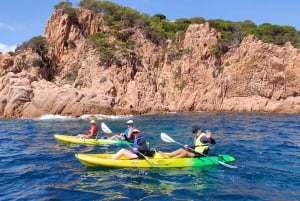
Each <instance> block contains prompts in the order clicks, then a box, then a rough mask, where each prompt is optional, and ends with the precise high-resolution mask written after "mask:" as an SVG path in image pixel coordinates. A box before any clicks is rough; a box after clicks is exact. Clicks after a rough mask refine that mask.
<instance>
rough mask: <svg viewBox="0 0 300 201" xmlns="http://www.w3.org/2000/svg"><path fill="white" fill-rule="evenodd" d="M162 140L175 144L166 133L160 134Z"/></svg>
mask: <svg viewBox="0 0 300 201" xmlns="http://www.w3.org/2000/svg"><path fill="white" fill-rule="evenodd" d="M160 138H161V139H162V140H163V141H165V142H174V143H176V142H175V140H173V139H172V138H171V137H170V136H168V135H167V134H166V133H161V134H160Z"/></svg>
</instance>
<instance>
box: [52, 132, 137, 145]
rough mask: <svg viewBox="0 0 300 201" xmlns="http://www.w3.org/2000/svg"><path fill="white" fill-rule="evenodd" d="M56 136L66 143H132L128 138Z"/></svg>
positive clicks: (55, 136)
mask: <svg viewBox="0 0 300 201" xmlns="http://www.w3.org/2000/svg"><path fill="white" fill-rule="evenodd" d="M54 138H55V139H56V140H57V141H58V142H61V143H64V144H86V145H113V144H116V145H130V144H132V143H130V142H128V141H126V140H109V139H83V138H77V137H76V136H71V135H61V134H55V135H54Z"/></svg>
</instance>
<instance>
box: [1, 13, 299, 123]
mask: <svg viewBox="0 0 300 201" xmlns="http://www.w3.org/2000/svg"><path fill="white" fill-rule="evenodd" d="M101 20H102V16H101V15H100V14H99V15H96V14H93V13H91V12H90V11H88V10H80V13H79V17H78V23H73V22H72V21H71V20H70V19H69V18H68V16H67V15H64V14H63V13H62V11H60V10H57V11H54V12H53V14H52V16H51V18H50V19H49V21H48V23H47V25H46V29H45V37H46V39H47V42H48V44H49V49H48V57H49V58H50V59H51V61H52V62H53V63H55V64H56V68H57V69H56V74H55V78H54V79H53V80H52V81H51V82H49V81H46V80H45V79H44V77H45V73H46V72H45V70H44V69H43V68H41V67H33V66H32V63H33V61H34V60H35V59H37V58H39V57H40V56H39V55H38V54H36V53H34V52H32V51H30V50H28V51H25V52H22V53H21V54H18V55H17V56H9V55H7V54H0V75H1V77H0V116H1V117H36V116H40V115H43V114H61V115H71V116H79V115H82V114H100V113H101V114H129V113H130V114H141V113H163V112H178V111H258V112H284V113H285V112H287V113H299V112H300V51H299V49H296V48H294V47H292V46H291V45H290V44H289V43H287V44H286V45H285V46H284V47H279V46H276V45H272V44H266V43H262V42H261V41H259V40H257V39H256V38H255V37H253V36H249V37H247V38H245V39H244V40H243V41H242V43H241V44H240V45H239V46H238V47H233V48H231V49H230V50H229V51H228V52H227V53H226V54H225V55H223V56H222V57H220V58H216V57H215V56H213V55H211V53H210V52H211V49H212V48H213V47H214V45H215V44H216V42H217V38H218V37H220V33H218V32H217V31H215V30H214V29H212V28H211V27H209V25H208V24H192V25H190V26H189V28H188V30H187V31H186V33H185V36H184V37H183V38H182V39H178V41H168V43H167V44H161V45H155V44H153V43H152V42H150V41H149V40H147V39H146V37H145V35H144V34H143V33H144V32H143V30H140V29H136V30H135V33H134V35H133V36H132V37H133V39H134V40H135V42H136V44H138V45H136V47H135V49H134V51H132V52H130V53H127V54H119V55H117V57H118V59H119V60H120V64H119V65H115V64H113V65H111V66H109V67H107V66H105V65H102V64H101V62H100V59H99V54H98V53H97V52H96V51H95V50H94V49H93V48H92V47H91V45H89V43H88V42H87V39H86V36H88V35H89V34H93V33H95V32H99V31H106V30H107V29H108V27H104V26H103V25H99V24H101V23H99V21H101ZM175 46H176V47H179V50H178V49H176V48H174V47H175ZM166 47H167V48H168V49H169V50H170V51H167V52H166V51H165V49H166Z"/></svg>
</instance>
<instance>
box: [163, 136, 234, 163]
mask: <svg viewBox="0 0 300 201" xmlns="http://www.w3.org/2000/svg"><path fill="white" fill-rule="evenodd" d="M160 138H161V139H162V140H163V141H165V142H173V143H176V144H179V145H181V146H184V145H183V144H181V143H179V142H176V141H175V140H173V138H171V137H170V136H168V135H167V134H166V133H161V134H160ZM189 149H190V150H192V151H194V152H197V151H195V150H194V149H192V148H190V147H189ZM197 153H199V154H201V155H202V156H205V157H207V158H208V159H209V160H212V159H211V158H209V157H208V156H207V155H205V154H203V153H200V152H197ZM217 162H218V163H219V164H221V165H223V166H225V167H228V168H237V167H236V166H233V165H229V164H226V163H224V162H222V161H219V160H217Z"/></svg>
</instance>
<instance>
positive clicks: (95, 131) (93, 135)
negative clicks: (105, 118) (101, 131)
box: [77, 119, 98, 139]
mask: <svg viewBox="0 0 300 201" xmlns="http://www.w3.org/2000/svg"><path fill="white" fill-rule="evenodd" d="M97 134H98V127H97V125H96V122H95V120H94V119H92V120H91V121H90V128H89V130H88V132H87V133H86V134H79V135H77V137H78V138H84V139H88V138H89V139H94V138H96V136H97Z"/></svg>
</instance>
